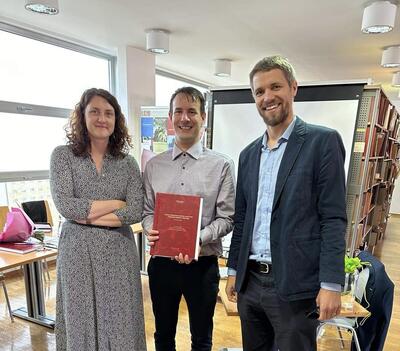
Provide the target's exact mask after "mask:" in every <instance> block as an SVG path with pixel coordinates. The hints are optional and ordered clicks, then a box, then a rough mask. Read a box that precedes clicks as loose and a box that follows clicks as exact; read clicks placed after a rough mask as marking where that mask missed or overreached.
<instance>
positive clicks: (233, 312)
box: [219, 280, 370, 318]
mask: <svg viewBox="0 0 400 351" xmlns="http://www.w3.org/2000/svg"><path fill="white" fill-rule="evenodd" d="M225 285H226V280H221V281H220V283H219V296H220V298H221V301H222V303H223V305H224V307H225V311H226V314H227V315H228V316H238V315H239V313H238V310H237V306H236V303H235V302H231V301H229V300H228V296H226V293H225ZM349 301H350V296H349V295H343V296H342V304H345V303H346V302H347V303H348V302H349ZM369 315H370V312H369V311H368V310H366V309H365V308H364V307H363V306H361V305H360V304H359V303H358V302H357V301H354V303H353V309H345V308H344V307H343V305H342V309H341V311H340V315H339V316H340V317H351V318H354V317H368V316H369Z"/></svg>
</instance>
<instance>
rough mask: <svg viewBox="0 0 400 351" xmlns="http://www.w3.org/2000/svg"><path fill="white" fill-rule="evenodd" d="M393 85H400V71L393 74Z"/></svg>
mask: <svg viewBox="0 0 400 351" xmlns="http://www.w3.org/2000/svg"><path fill="white" fill-rule="evenodd" d="M392 86H394V87H400V72H396V73H395V74H393V79H392Z"/></svg>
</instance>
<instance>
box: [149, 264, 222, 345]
mask: <svg viewBox="0 0 400 351" xmlns="http://www.w3.org/2000/svg"><path fill="white" fill-rule="evenodd" d="M148 273H149V286H150V294H151V301H152V304H153V313H154V317H155V322H156V332H155V333H154V340H155V346H156V350H157V351H175V333H176V324H177V321H178V310H179V302H180V300H181V297H182V295H183V296H184V297H185V300H186V304H187V307H188V311H189V323H190V332H191V335H192V348H191V350H192V351H211V347H212V331H213V316H214V309H215V304H216V301H217V294H218V284H219V270H218V259H217V257H216V256H205V257H199V260H198V261H193V262H192V263H190V264H189V265H186V264H179V263H178V262H177V261H174V260H171V259H169V258H165V257H152V258H151V259H150V262H149V265H148Z"/></svg>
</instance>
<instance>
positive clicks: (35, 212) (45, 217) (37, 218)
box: [21, 200, 53, 281]
mask: <svg viewBox="0 0 400 351" xmlns="http://www.w3.org/2000/svg"><path fill="white" fill-rule="evenodd" d="M21 206H22V209H23V210H24V211H25V213H26V214H27V215H28V216H29V217H30V219H31V220H32V221H33V223H35V224H36V223H48V224H50V226H51V227H53V217H52V215H51V212H50V207H49V203H48V202H47V200H39V201H27V202H22V203H21ZM43 268H44V270H43V278H44V280H45V281H46V280H49V281H50V273H49V267H48V265H47V261H46V259H43ZM46 275H47V277H46Z"/></svg>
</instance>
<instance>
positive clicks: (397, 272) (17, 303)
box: [0, 216, 400, 351]
mask: <svg viewBox="0 0 400 351" xmlns="http://www.w3.org/2000/svg"><path fill="white" fill-rule="evenodd" d="M386 233H387V234H386V238H385V240H384V241H383V242H382V245H380V247H378V248H377V249H376V251H375V255H377V256H378V257H380V259H381V261H382V262H383V263H384V264H385V266H386V270H387V272H388V274H389V276H390V277H391V279H392V280H393V281H394V283H395V284H396V283H397V287H396V288H395V301H394V308H393V315H392V320H391V326H390V329H389V333H388V336H387V338H386V344H385V350H384V351H397V350H398V349H399V345H400V333H399V331H400V291H399V289H400V259H399V252H400V217H398V216H396V217H392V218H391V219H390V221H389V224H388V228H387V232H386ZM50 275H51V281H50V282H49V283H46V284H45V286H46V288H45V290H46V306H47V307H46V308H47V312H48V313H49V314H54V308H55V281H56V279H55V268H54V266H50ZM7 288H8V293H9V296H10V299H11V304H12V307H13V308H18V307H21V306H23V305H24V303H25V295H24V294H25V291H24V284H23V277H22V273H21V272H18V273H16V274H12V275H10V276H9V277H7ZM143 297H144V303H145V320H146V336H147V343H148V351H154V345H153V333H154V320H153V315H152V311H151V304H150V297H149V291H148V281H147V277H146V276H143ZM178 323H179V324H178V328H177V329H178V332H177V350H178V351H187V350H189V346H188V345H190V332H189V328H188V315H187V309H186V306H185V303H184V301H183V302H182V304H181V309H180V313H179V322H178ZM344 334H345V335H344V337H345V348H344V349H343V350H345V351H346V350H350V337H349V335H348V334H347V335H346V333H344ZM213 341H214V347H213V350H215V351H218V350H220V349H221V348H222V347H239V346H240V344H241V335H240V322H239V318H238V317H228V316H227V315H226V313H225V310H224V307H223V306H222V304H221V303H218V304H217V307H216V311H215V318H214V337H213ZM28 350H29V351H53V350H55V337H54V332H53V331H52V330H50V329H47V328H44V327H40V326H37V325H35V324H32V323H29V322H25V321H23V320H20V319H15V322H14V323H11V322H10V319H9V317H8V313H7V309H6V305H5V301H4V295H3V291H2V289H1V291H0V351H28ZM318 350H319V351H336V350H342V349H341V347H340V341H339V337H338V333H337V332H336V330H334V329H328V330H327V331H326V332H325V334H324V336H323V337H322V338H321V339H320V341H319V343H318ZM140 351H141V350H140Z"/></svg>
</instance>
